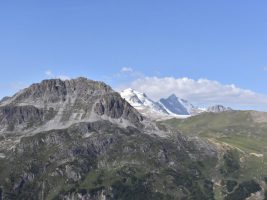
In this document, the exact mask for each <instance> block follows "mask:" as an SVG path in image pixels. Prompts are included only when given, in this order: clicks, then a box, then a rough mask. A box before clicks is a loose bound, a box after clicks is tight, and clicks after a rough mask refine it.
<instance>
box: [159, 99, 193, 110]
mask: <svg viewBox="0 0 267 200" xmlns="http://www.w3.org/2000/svg"><path fill="white" fill-rule="evenodd" d="M159 103H160V104H161V105H162V106H163V107H164V108H165V109H166V110H167V111H168V113H169V114H172V115H190V114H191V111H192V109H193V108H194V106H193V105H192V104H190V103H189V102H188V101H186V100H184V99H180V98H178V97H177V96H176V95H175V94H172V95H170V96H169V97H168V98H166V99H164V98H162V99H160V101H159Z"/></svg>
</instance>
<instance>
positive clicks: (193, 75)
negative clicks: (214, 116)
mask: <svg viewBox="0 0 267 200" xmlns="http://www.w3.org/2000/svg"><path fill="white" fill-rule="evenodd" d="M266 7H267V2H266V1H264V0H257V1H251V0H234V1H233V0H224V1H219V0H202V1H197V0H168V1H163V0H145V1H144V0H135V1H129V0H113V1H107V0H106V1H104V0H75V1H74V0H57V1H52V0H46V1H28V0H24V1H21V0H14V1H0V36H1V37H0V97H3V96H6V95H11V94H12V93H14V92H15V91H17V90H18V89H20V88H22V87H25V86H27V85H29V84H31V83H33V82H39V81H40V80H42V79H45V78H49V77H58V76H62V75H64V76H68V77H71V78H73V77H77V76H86V77H88V78H90V79H96V80H103V81H106V82H107V83H109V84H111V85H112V86H113V87H114V88H123V87H126V86H136V87H137V88H143V87H141V86H140V85H138V86H137V85H136V84H137V83H136V79H145V78H151V77H157V78H159V80H158V81H164V80H165V79H164V78H166V77H173V78H175V79H181V78H182V77H187V78H188V79H190V80H191V79H192V80H194V81H196V83H197V81H198V80H199V79H207V80H212V81H217V82H218V83H220V84H221V85H223V86H224V85H230V84H234V85H235V86H236V87H237V88H242V89H246V90H250V91H253V92H254V93H255V94H257V95H260V96H257V95H256V96H257V98H259V99H262V98H263V99H265V98H266V101H262V100H261V101H262V102H261V105H260V107H258V108H256V107H254V106H253V105H248V104H247V105H246V104H244V107H246V106H247V108H252V109H253V108H255V109H262V110H267V108H266V107H265V102H267V97H266V96H267V90H266V79H267V70H264V69H265V68H266V69H267V57H266V55H267V12H266ZM123 68H128V69H131V70H130V71H131V72H130V71H128V72H126V71H123V70H122V69H123ZM49 71H50V73H47V72H49ZM165 81H166V80H165ZM138 83H139V84H144V81H143V82H142V81H139V82H138ZM196 85H198V84H196ZM196 87H198V86H196ZM194 88H195V87H194ZM143 89H144V90H148V88H143ZM195 90H196V88H195ZM179 91H180V90H178V91H177V93H178V92H179ZM148 92H149V91H148ZM192 92H193V91H192ZM213 92H214V90H213ZM151 95H152V96H154V98H157V97H158V96H159V95H161V94H156V93H152V92H151ZM164 95H166V94H164ZM178 95H179V94H178ZM183 95H184V97H188V98H190V97H192V96H190V95H189V94H182V96H183ZM239 96H240V95H239ZM240 98H241V97H240ZM242 98H247V96H244V97H243V96H242ZM255 98H256V97H255ZM204 100H205V99H203V98H202V99H200V100H199V103H200V104H202V103H203V101H204ZM223 100H224V99H221V100H216V101H214V103H217V102H218V103H220V102H223ZM193 101H194V102H195V103H198V99H197V98H196V97H195V96H194V97H193ZM211 103H213V102H211ZM227 104H229V105H230V104H231V102H230V100H229V102H227ZM236 104H237V103H236Z"/></svg>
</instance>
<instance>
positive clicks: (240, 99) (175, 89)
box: [121, 77, 267, 111]
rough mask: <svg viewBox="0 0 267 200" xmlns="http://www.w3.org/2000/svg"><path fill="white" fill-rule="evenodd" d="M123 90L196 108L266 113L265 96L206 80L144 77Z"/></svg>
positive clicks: (266, 102)
mask: <svg viewBox="0 0 267 200" xmlns="http://www.w3.org/2000/svg"><path fill="white" fill-rule="evenodd" d="M126 87H132V88H134V89H136V90H139V91H141V92H145V93H147V94H148V95H149V96H150V97H151V98H153V99H155V100H158V99H160V98H162V97H168V96H169V95H170V94H173V93H174V94H176V95H177V96H179V97H181V98H184V99H187V100H189V101H191V102H193V103H194V104H197V105H212V104H224V105H229V106H233V107H238V108H241V107H244V108H251V109H253V108H255V109H261V110H266V111H267V96H266V95H263V94H258V93H256V92H253V91H251V90H246V89H242V88H239V87H237V86H235V85H233V84H229V85H224V84H221V83H219V82H218V81H212V80H208V79H199V80H194V79H190V78H187V77H184V78H174V77H162V78H160V77H144V78H139V79H137V80H134V81H132V82H131V83H130V84H128V85H125V86H123V87H121V89H123V88H126Z"/></svg>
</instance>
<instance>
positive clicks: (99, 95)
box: [0, 78, 143, 134]
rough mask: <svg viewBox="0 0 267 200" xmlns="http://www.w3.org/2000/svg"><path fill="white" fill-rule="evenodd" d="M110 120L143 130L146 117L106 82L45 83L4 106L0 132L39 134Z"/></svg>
mask: <svg viewBox="0 0 267 200" xmlns="http://www.w3.org/2000/svg"><path fill="white" fill-rule="evenodd" d="M102 117H104V118H105V117H109V118H111V119H115V120H118V122H121V123H122V125H124V124H123V123H126V124H128V125H133V126H142V125H141V121H142V120H143V118H142V116H141V115H140V114H139V113H138V112H137V111H135V109H134V108H132V107H131V106H130V105H129V104H128V103H127V102H125V101H124V100H123V99H121V98H120V96H119V95H118V94H117V93H116V92H114V91H113V90H112V89H111V88H110V87H109V86H107V85H106V84H104V83H102V82H97V81H91V80H87V79H85V78H78V79H74V80H67V81H62V80H59V79H55V80H45V81H42V82H41V83H40V84H33V85H32V86H30V87H29V88H27V89H25V90H23V91H21V92H19V93H18V94H16V95H14V96H13V97H11V98H9V99H7V100H5V101H3V102H2V103H1V104H0V120H1V124H0V131H1V132H2V133H4V132H16V133H23V134H25V133H26V132H39V131H41V130H42V131H45V130H51V129H57V128H66V127H68V126H70V125H72V124H74V123H77V122H80V121H97V120H99V119H100V118H102Z"/></svg>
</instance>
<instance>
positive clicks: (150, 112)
mask: <svg viewBox="0 0 267 200" xmlns="http://www.w3.org/2000/svg"><path fill="white" fill-rule="evenodd" d="M120 94H121V97H122V98H124V99H125V100H126V101H128V103H130V104H131V105H132V106H133V107H134V108H136V109H137V110H139V111H140V112H141V113H142V114H143V115H146V116H149V117H152V118H158V117H159V116H162V115H163V116H165V115H168V112H167V111H166V110H165V109H164V108H163V107H162V106H161V105H160V104H159V103H157V102H154V101H153V100H151V99H150V98H148V97H147V95H146V94H145V93H142V92H138V91H136V90H134V89H132V88H128V89H125V90H123V91H122V92H121V93H120Z"/></svg>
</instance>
